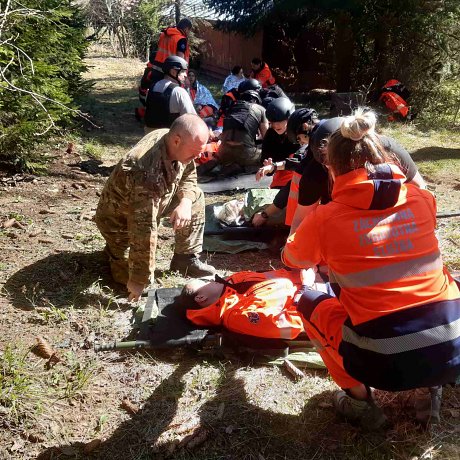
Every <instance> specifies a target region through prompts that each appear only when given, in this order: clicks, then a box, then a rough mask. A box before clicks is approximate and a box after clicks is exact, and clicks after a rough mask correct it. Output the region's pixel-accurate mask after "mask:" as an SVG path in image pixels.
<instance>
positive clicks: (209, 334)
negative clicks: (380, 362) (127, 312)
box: [95, 288, 324, 368]
mask: <svg viewBox="0 0 460 460" xmlns="http://www.w3.org/2000/svg"><path fill="white" fill-rule="evenodd" d="M181 291H182V289H181V288H160V289H151V290H150V291H149V292H148V296H147V298H146V302H145V307H144V308H143V311H142V317H139V320H138V321H137V322H136V324H135V325H134V329H133V333H132V334H131V337H130V340H126V341H114V342H110V343H104V344H96V345H95V351H96V352H102V351H114V350H142V349H151V350H164V349H172V348H185V349H192V350H196V351H205V352H207V353H209V354H212V355H215V356H219V355H222V354H224V352H231V353H235V354H237V355H238V356H246V357H249V358H250V359H253V358H255V357H266V358H270V359H273V360H276V359H277V358H286V357H288V356H289V358H290V359H291V360H293V361H296V357H297V358H299V359H298V360H300V362H301V363H303V365H304V366H306V367H310V368H324V364H323V363H322V361H321V358H320V357H319V355H318V354H317V353H316V352H315V349H314V347H313V345H312V343H311V342H310V341H309V340H308V337H307V336H306V334H304V333H303V334H301V336H299V337H297V338H296V339H295V340H287V339H268V338H260V337H253V336H248V335H242V334H236V333H233V332H230V331H227V330H224V329H222V328H219V329H210V328H200V327H199V326H196V325H194V324H193V323H191V322H190V321H189V320H187V318H186V317H185V314H184V309H183V308H181V307H180V306H179V305H178V297H179V295H180V293H181ZM144 299H145V297H144ZM300 355H302V356H301V358H300ZM292 356H294V359H292V358H291V357H292Z"/></svg>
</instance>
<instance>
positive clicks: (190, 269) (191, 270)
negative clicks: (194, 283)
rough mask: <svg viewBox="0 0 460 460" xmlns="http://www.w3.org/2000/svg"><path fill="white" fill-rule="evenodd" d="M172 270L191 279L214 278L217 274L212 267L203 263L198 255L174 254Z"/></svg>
mask: <svg viewBox="0 0 460 460" xmlns="http://www.w3.org/2000/svg"><path fill="white" fill-rule="evenodd" d="M170 270H171V271H175V272H179V273H180V274H181V275H183V276H189V277H190V278H201V277H203V276H213V275H214V274H215V273H216V269H215V268H214V267H213V266H212V265H208V264H205V263H204V262H201V260H200V259H199V255H198V254H174V256H173V258H172V260H171V265H170Z"/></svg>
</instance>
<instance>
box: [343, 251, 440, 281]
mask: <svg viewBox="0 0 460 460" xmlns="http://www.w3.org/2000/svg"><path fill="white" fill-rule="evenodd" d="M436 270H442V258H441V254H440V253H439V251H438V250H437V251H435V252H433V253H431V254H428V255H426V256H422V257H418V258H415V259H411V260H406V261H404V262H398V263H394V264H388V265H384V266H383V267H378V268H372V269H370V270H363V271H361V272H354V273H347V274H341V273H337V272H335V273H334V277H335V280H336V281H337V282H338V283H339V285H340V287H342V288H359V287H368V286H374V285H376V284H382V283H388V282H390V281H394V280H398V279H402V278H408V277H410V276H417V275H421V274H423V273H427V272H432V271H436Z"/></svg>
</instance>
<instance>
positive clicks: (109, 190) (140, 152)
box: [97, 129, 197, 284]
mask: <svg viewBox="0 0 460 460" xmlns="http://www.w3.org/2000/svg"><path fill="white" fill-rule="evenodd" d="M168 131H169V130H168V129H158V130H155V131H152V132H151V133H149V134H147V135H146V136H144V137H143V138H142V139H141V140H140V141H139V142H138V143H137V144H136V145H135V146H134V147H133V148H132V149H131V150H130V151H129V152H128V153H127V154H126V155H125V157H124V158H122V159H121V160H120V162H119V163H118V164H117V165H116V166H115V169H114V170H113V171H112V174H111V175H110V177H109V179H108V180H107V183H106V184H105V187H104V189H103V191H102V194H101V198H100V201H99V205H98V210H97V214H99V216H98V220H101V219H104V218H105V219H107V222H110V221H112V222H117V224H118V223H119V224H120V227H119V228H120V229H121V227H122V226H123V225H124V222H126V223H127V231H128V236H129V279H130V280H132V281H135V282H138V283H142V284H146V283H148V281H149V277H153V273H152V268H153V267H154V266H155V250H156V244H157V222H158V221H159V218H160V217H161V216H162V215H163V214H164V212H165V210H166V209H167V207H168V206H169V205H170V204H171V201H172V199H173V198H174V197H176V198H178V199H179V200H180V199H182V198H189V199H191V200H192V202H193V201H195V199H196V187H197V175H196V168H195V162H194V161H191V162H190V163H188V164H186V165H183V164H182V163H180V162H179V161H171V160H170V159H169V158H168V156H167V153H166V144H165V140H164V136H165V134H167V133H168ZM117 226H118V225H117ZM114 230H115V229H114ZM115 231H116V230H115Z"/></svg>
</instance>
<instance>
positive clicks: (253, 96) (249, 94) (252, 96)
mask: <svg viewBox="0 0 460 460" xmlns="http://www.w3.org/2000/svg"><path fill="white" fill-rule="evenodd" d="M240 100H242V101H246V102H256V103H257V104H259V105H261V104H262V99H261V98H260V96H259V93H258V92H257V91H254V90H253V89H249V90H248V91H245V92H244V93H243V94H241V95H240Z"/></svg>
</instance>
